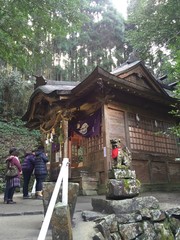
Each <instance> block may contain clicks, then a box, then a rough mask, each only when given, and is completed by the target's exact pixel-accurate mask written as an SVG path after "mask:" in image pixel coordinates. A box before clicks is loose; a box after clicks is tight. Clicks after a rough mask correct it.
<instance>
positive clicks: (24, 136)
mask: <svg viewBox="0 0 180 240" xmlns="http://www.w3.org/2000/svg"><path fill="white" fill-rule="evenodd" d="M40 137H41V134H40V132H39V131H36V130H34V131H29V130H28V129H27V128H25V127H24V123H23V122H22V121H21V120H20V119H15V121H11V122H8V123H6V122H2V121H1V122H0V149H1V151H0V162H1V163H2V162H4V160H5V159H6V157H7V156H8V154H9V149H10V148H11V147H17V148H18V149H21V150H22V151H21V155H24V151H26V150H27V149H34V148H35V147H37V145H39V142H40Z"/></svg>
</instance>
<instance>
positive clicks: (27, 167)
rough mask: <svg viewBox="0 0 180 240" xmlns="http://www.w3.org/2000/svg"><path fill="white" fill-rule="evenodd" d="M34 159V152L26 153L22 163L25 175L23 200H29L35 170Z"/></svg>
mask: <svg viewBox="0 0 180 240" xmlns="http://www.w3.org/2000/svg"><path fill="white" fill-rule="evenodd" d="M34 158H35V155H34V153H33V152H32V151H26V153H25V156H24V161H23V163H22V174H23V199H29V198H31V196H30V195H29V182H30V179H31V176H32V173H33V170H34Z"/></svg>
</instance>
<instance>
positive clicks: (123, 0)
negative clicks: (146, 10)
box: [111, 0, 127, 19]
mask: <svg viewBox="0 0 180 240" xmlns="http://www.w3.org/2000/svg"><path fill="white" fill-rule="evenodd" d="M111 1H112V3H113V5H114V7H115V8H116V9H117V10H118V11H119V12H120V13H121V14H122V15H123V17H124V18H125V19H126V18H127V0H111Z"/></svg>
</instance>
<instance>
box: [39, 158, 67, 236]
mask: <svg viewBox="0 0 180 240" xmlns="http://www.w3.org/2000/svg"><path fill="white" fill-rule="evenodd" d="M68 165H69V159H68V158H64V159H63V163H62V167H61V169H60V173H59V175H58V179H57V181H56V184H55V187H54V191H53V193H52V196H51V200H50V202H49V205H48V208H47V211H46V215H45V217H44V221H43V224H42V226H41V230H40V233H39V236H38V239H37V240H44V239H45V238H46V234H47V231H48V228H49V224H50V221H51V217H52V213H53V210H54V206H55V204H56V200H57V196H58V193H59V190H60V187H61V183H62V180H63V178H64V177H65V179H64V180H63V188H64V187H65V191H64V193H63V194H64V196H63V197H62V198H64V200H63V201H64V202H63V203H64V204H67V199H68V197H67V196H65V193H66V194H68V167H69V166H68ZM66 169H67V170H66ZM66 181H67V182H66Z"/></svg>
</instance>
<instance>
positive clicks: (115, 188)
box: [106, 178, 140, 200]
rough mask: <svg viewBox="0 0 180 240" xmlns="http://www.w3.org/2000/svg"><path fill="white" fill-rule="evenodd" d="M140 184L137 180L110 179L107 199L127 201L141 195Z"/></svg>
mask: <svg viewBox="0 0 180 240" xmlns="http://www.w3.org/2000/svg"><path fill="white" fill-rule="evenodd" d="M139 191H140V188H139V184H138V180H136V179H126V178H125V179H121V180H116V179H109V180H108V183H107V193H106V198H107V199H115V200H118V199H125V198H132V197H135V196H137V195H139Z"/></svg>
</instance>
